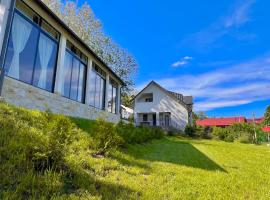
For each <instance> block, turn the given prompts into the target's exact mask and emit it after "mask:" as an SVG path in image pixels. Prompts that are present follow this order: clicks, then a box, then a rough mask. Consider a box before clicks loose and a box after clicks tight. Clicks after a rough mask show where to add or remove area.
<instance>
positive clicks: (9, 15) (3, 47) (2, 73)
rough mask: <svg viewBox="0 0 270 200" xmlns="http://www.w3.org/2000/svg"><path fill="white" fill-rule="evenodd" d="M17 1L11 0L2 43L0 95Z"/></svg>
mask: <svg viewBox="0 0 270 200" xmlns="http://www.w3.org/2000/svg"><path fill="white" fill-rule="evenodd" d="M15 1H16V0H11V2H10V6H9V9H8V10H7V11H8V18H7V24H6V28H5V35H4V39H3V45H2V50H1V54H0V96H1V93H2V88H3V83H4V75H5V73H4V60H5V56H6V50H7V45H8V36H9V33H10V29H11V22H12V16H13V13H14V8H15Z"/></svg>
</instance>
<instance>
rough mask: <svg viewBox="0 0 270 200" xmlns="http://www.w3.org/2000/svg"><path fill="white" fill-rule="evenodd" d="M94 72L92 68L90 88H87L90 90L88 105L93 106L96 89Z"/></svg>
mask: <svg viewBox="0 0 270 200" xmlns="http://www.w3.org/2000/svg"><path fill="white" fill-rule="evenodd" d="M96 76H97V75H96V73H95V71H94V70H92V73H91V75H90V83H89V84H90V85H89V87H90V89H89V92H90V95H89V98H90V99H89V103H90V106H95V90H96Z"/></svg>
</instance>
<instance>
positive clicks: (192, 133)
mask: <svg viewBox="0 0 270 200" xmlns="http://www.w3.org/2000/svg"><path fill="white" fill-rule="evenodd" d="M185 134H186V135H188V136H190V137H195V136H196V127H195V126H191V125H187V126H186V127H185Z"/></svg>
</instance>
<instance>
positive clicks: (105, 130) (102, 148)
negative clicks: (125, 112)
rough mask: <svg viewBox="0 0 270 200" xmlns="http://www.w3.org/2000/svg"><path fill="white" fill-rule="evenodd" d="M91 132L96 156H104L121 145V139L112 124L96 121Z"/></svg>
mask: <svg viewBox="0 0 270 200" xmlns="http://www.w3.org/2000/svg"><path fill="white" fill-rule="evenodd" d="M92 132H93V138H94V140H95V149H96V150H97V153H98V154H106V153H108V151H110V150H113V149H116V148H118V147H119V146H120V145H121V144H122V143H123V140H122V138H121V137H120V136H119V135H118V134H117V131H116V128H115V126H114V124H113V123H110V122H106V121H105V120H103V119H98V120H97V121H96V122H94V124H93V128H92Z"/></svg>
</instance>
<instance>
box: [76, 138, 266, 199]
mask: <svg viewBox="0 0 270 200" xmlns="http://www.w3.org/2000/svg"><path fill="white" fill-rule="evenodd" d="M84 158H85V157H84V156H83V155H82V157H81V159H84ZM77 159H80V158H79V157H77ZM87 162H89V165H90V166H93V169H92V170H94V171H95V172H97V173H96V179H98V180H99V181H101V182H102V183H103V184H105V185H106V187H105V189H104V190H103V187H102V186H101V190H100V192H101V195H102V197H103V198H104V199H114V198H116V199H270V148H269V147H266V146H256V145H247V144H239V143H225V142H218V141H206V140H202V141H201V140H187V139H178V138H165V139H162V140H157V141H154V142H152V143H151V144H146V145H135V146H129V147H128V148H127V149H126V150H125V151H124V152H116V153H114V154H113V155H112V158H101V159H92V158H91V159H89V160H88V161H87ZM107 186H109V188H108V187H107Z"/></svg>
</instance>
